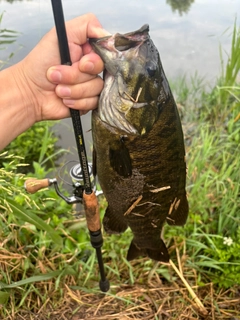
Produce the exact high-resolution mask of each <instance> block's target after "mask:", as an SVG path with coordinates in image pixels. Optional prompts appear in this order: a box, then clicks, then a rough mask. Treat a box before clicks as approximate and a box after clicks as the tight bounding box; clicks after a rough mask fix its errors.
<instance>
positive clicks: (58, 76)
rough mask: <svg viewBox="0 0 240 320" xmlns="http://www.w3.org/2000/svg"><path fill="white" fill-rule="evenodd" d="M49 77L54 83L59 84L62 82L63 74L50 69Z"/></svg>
mask: <svg viewBox="0 0 240 320" xmlns="http://www.w3.org/2000/svg"><path fill="white" fill-rule="evenodd" d="M48 77H49V79H50V80H51V81H52V82H56V83H59V82H60V81H61V80H62V74H61V73H60V71H58V70H56V69H53V68H51V69H49V71H48Z"/></svg>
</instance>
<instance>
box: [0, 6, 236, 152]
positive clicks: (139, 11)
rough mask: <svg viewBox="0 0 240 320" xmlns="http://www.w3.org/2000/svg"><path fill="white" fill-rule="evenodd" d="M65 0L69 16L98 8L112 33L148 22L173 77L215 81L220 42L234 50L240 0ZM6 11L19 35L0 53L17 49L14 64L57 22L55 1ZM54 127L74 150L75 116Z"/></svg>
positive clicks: (0, 56) (2, 56)
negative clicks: (235, 23) (53, 4)
mask: <svg viewBox="0 0 240 320" xmlns="http://www.w3.org/2000/svg"><path fill="white" fill-rule="evenodd" d="M62 3H63V8H64V15H65V19H66V20H69V19H71V18H73V17H76V16H77V15H81V14H84V13H87V12H93V13H95V14H96V16H97V17H98V18H99V20H100V21H101V23H102V25H103V27H104V28H105V29H106V30H108V31H109V32H111V33H115V32H121V33H122V32H128V31H133V30H135V29H138V28H139V27H140V26H142V25H143V24H144V23H148V24H149V25H150V35H151V38H152V39H153V41H154V43H155V45H156V46H157V48H158V50H159V53H160V56H161V60H162V63H163V67H164V70H165V73H166V75H167V77H168V79H169V80H174V79H175V78H177V77H179V76H182V75H184V74H186V75H189V76H190V75H194V74H195V72H196V71H197V73H198V75H199V76H201V77H204V78H205V79H206V82H208V83H209V84H210V85H211V84H212V85H213V84H214V83H215V80H216V77H217V76H218V75H219V74H220V57H219V44H220V43H221V45H222V47H223V48H224V50H225V51H226V52H229V51H230V46H231V36H230V34H231V30H232V26H233V23H234V20H235V18H236V17H237V13H238V12H240V1H239V0H211V1H209V0H195V1H194V0H149V1H146V0H144V1H143V0H132V1H125V0H122V1H113V0H104V1H97V0H87V1H83V0H63V1H62ZM3 11H5V13H4V17H3V22H2V25H1V28H8V29H13V30H16V31H18V32H20V35H19V37H18V40H17V42H16V43H15V44H14V45H11V46H9V47H8V48H6V49H5V50H1V51H0V60H6V59H7V57H8V56H9V54H10V53H11V52H14V56H13V58H12V59H11V61H10V63H15V62H18V61H19V60H21V59H22V58H23V57H24V56H25V55H26V54H27V53H28V52H29V51H30V50H31V49H32V48H33V47H34V46H35V44H36V43H37V42H38V41H39V40H40V39H41V37H42V36H43V35H44V34H45V33H46V32H47V31H48V30H49V29H50V28H51V27H52V26H53V25H54V22H53V15H52V9H51V1H50V0H21V1H20V0H8V1H7V0H0V13H1V12H3ZM227 29H228V30H227ZM49 50H51V48H49ZM82 121H83V127H84V131H85V133H86V134H85V140H86V142H88V143H91V134H90V133H87V131H88V130H89V129H90V127H91V125H90V116H89V115H86V116H84V117H83V118H82ZM55 129H56V130H57V132H59V134H60V135H61V139H60V145H61V146H62V147H64V148H68V149H71V150H73V152H74V149H75V147H74V146H75V140H74V138H73V134H72V130H71V121H70V119H67V120H63V121H62V122H61V125H57V127H56V128H55ZM69 145H70V147H69ZM72 157H73V158H76V156H75V155H73V156H72Z"/></svg>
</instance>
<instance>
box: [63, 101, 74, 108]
mask: <svg viewBox="0 0 240 320" xmlns="http://www.w3.org/2000/svg"><path fill="white" fill-rule="evenodd" d="M63 103H64V104H65V105H66V106H67V107H72V106H73V105H74V100H70V99H63Z"/></svg>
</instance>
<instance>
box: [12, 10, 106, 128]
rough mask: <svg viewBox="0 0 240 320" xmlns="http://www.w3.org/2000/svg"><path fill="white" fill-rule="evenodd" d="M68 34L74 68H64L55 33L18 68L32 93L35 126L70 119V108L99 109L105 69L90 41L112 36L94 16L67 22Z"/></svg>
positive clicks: (43, 40)
mask: <svg viewBox="0 0 240 320" xmlns="http://www.w3.org/2000/svg"><path fill="white" fill-rule="evenodd" d="M66 31H67V37H68V43H69V50H70V56H71V61H72V66H64V65H60V55H59V47H58V39H57V35H56V31H55V29H52V30H51V31H50V32H49V33H47V34H46V35H45V36H44V37H43V39H42V40H41V41H40V42H39V43H38V45H37V46H36V47H35V48H34V49H33V50H32V51H31V52H30V53H29V55H28V56H27V57H26V58H25V59H24V60H22V61H21V62H20V63H19V65H18V69H19V73H20V74H21V77H22V79H23V85H25V88H26V89H25V90H26V92H28V95H27V99H30V100H31V105H33V107H34V111H32V110H31V112H34V116H35V119H34V121H35V122H36V121H40V120H51V119H62V118H65V117H68V116H69V114H70V113H69V107H70V108H73V109H78V110H80V112H81V114H84V113H86V112H87V111H88V110H91V109H94V108H96V107H97V103H98V95H99V94H100V92H101V90H102V88H103V81H102V79H101V78H100V77H99V76H98V74H99V73H100V72H101V71H102V70H103V68H104V65H103V62H102V60H101V58H100V57H99V56H98V55H97V54H96V53H94V52H93V51H92V49H91V46H90V45H89V44H88V42H87V39H88V38H98V37H103V36H106V35H108V33H107V32H106V31H105V30H103V29H102V27H101V25H100V23H99V21H98V20H97V18H96V17H95V16H94V15H93V14H86V15H83V16H81V17H78V18H75V19H73V20H71V21H68V22H66ZM28 89H30V90H28ZM29 92H30V93H31V94H30V95H29ZM28 108H29V107H28Z"/></svg>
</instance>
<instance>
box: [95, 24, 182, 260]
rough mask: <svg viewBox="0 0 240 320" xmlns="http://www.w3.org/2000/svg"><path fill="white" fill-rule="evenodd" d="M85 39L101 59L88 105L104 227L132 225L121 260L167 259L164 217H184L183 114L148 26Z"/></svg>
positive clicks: (176, 221)
mask: <svg viewBox="0 0 240 320" xmlns="http://www.w3.org/2000/svg"><path fill="white" fill-rule="evenodd" d="M90 44H91V45H92V47H93V49H94V50H95V52H96V53H98V54H99V55H100V56H101V58H102V60H103V61H104V63H105V71H104V89H103V91H102V93H101V96H100V99H99V105H98V108H97V109H96V110H94V111H93V112H92V134H93V162H94V171H95V173H96V174H97V176H98V180H99V183H100V185H101V188H102V190H103V193H104V195H105V197H106V199H107V202H108V207H107V209H106V212H105V216H104V219H103V225H104V229H105V231H106V232H107V233H109V234H113V233H122V232H124V231H125V230H126V229H127V228H128V227H130V228H131V230H132V232H133V236H134V237H133V240H132V243H131V244H130V247H129V250H128V254H127V259H128V260H132V259H135V258H137V257H138V256H148V257H150V258H151V259H154V260H157V261H162V262H168V261H169V254H168V250H167V248H166V246H165V244H164V242H163V240H162V238H161V233H162V228H163V225H164V223H165V222H167V223H168V224H169V225H173V226H174V225H175V226H181V225H184V224H185V222H186V220H187V216H188V201H187V197H186V191H185V184H186V163H185V150H184V140H183V132H182V126H181V121H180V118H179V114H178V111H177V107H176V103H175V101H174V98H173V95H172V93H171V90H170V87H169V84H168V81H167V78H166V76H165V73H164V70H163V67H162V64H161V60H160V56H159V53H158V50H157V48H156V47H155V45H154V44H153V41H152V40H151V38H150V36H149V26H148V25H144V26H143V27H142V28H140V29H139V30H137V31H134V32H129V33H126V34H120V33H117V34H115V35H112V36H107V37H104V38H99V39H90Z"/></svg>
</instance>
